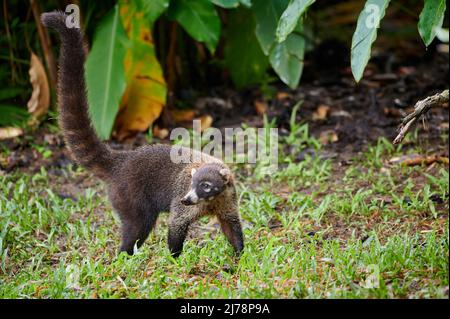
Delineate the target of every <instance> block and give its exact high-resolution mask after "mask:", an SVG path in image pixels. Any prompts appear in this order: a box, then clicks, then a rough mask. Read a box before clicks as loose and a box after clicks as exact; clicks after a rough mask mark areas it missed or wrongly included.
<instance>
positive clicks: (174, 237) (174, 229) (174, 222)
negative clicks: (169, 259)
mask: <svg viewBox="0 0 450 319" xmlns="http://www.w3.org/2000/svg"><path fill="white" fill-rule="evenodd" d="M198 216H199V210H198V207H197V206H184V205H182V204H181V199H179V200H175V201H174V203H173V204H172V206H171V208H170V215H169V235H168V241H167V243H168V245H169V250H170V252H171V254H172V256H174V257H178V256H179V255H180V254H181V252H182V250H183V244H184V240H185V239H186V236H187V233H188V230H189V225H190V224H192V223H193V222H194V221H195V220H197V219H198Z"/></svg>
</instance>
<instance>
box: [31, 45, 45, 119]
mask: <svg viewBox="0 0 450 319" xmlns="http://www.w3.org/2000/svg"><path fill="white" fill-rule="evenodd" d="M30 65H31V66H30V70H29V71H28V73H29V74H30V82H31V85H32V86H33V92H32V93H31V98H30V100H29V101H28V104H27V106H28V112H30V114H31V115H32V120H31V121H33V122H34V121H36V120H37V119H38V118H39V117H40V116H41V115H44V114H46V113H47V111H48V107H49V106H50V88H49V85H48V79H47V74H46V73H45V69H44V66H43V65H42V62H41V61H40V60H39V58H38V57H37V56H36V54H34V53H31V64H30Z"/></svg>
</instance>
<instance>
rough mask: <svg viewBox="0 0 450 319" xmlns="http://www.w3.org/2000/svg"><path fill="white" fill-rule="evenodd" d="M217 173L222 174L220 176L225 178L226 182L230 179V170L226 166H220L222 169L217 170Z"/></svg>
mask: <svg viewBox="0 0 450 319" xmlns="http://www.w3.org/2000/svg"><path fill="white" fill-rule="evenodd" d="M219 173H220V175H221V176H222V178H223V179H224V180H225V183H227V184H228V182H229V181H230V179H231V172H230V170H229V169H228V168H222V169H221V170H220V171H219Z"/></svg>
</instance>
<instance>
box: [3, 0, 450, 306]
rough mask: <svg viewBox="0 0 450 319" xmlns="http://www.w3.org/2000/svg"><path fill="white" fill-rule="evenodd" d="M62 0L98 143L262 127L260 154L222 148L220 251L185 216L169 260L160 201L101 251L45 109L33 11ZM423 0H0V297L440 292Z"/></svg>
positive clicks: (431, 59)
mask: <svg viewBox="0 0 450 319" xmlns="http://www.w3.org/2000/svg"><path fill="white" fill-rule="evenodd" d="M69 4H76V5H77V6H78V7H79V8H80V14H81V27H82V29H83V30H84V32H85V40H86V47H87V50H88V61H87V64H86V79H87V86H88V98H89V102H90V113H91V117H92V121H93V124H94V126H95V128H96V130H97V132H98V134H99V136H100V137H101V138H102V139H104V140H107V142H108V143H109V144H110V145H111V146H112V147H114V148H118V149H129V148H133V147H136V146H139V145H142V144H145V143H149V142H150V143H153V142H163V143H170V141H168V134H169V132H170V129H172V128H174V127H177V126H186V127H188V128H191V126H192V120H193V119H200V120H201V123H202V130H207V129H208V128H209V127H211V126H215V127H219V128H223V127H225V126H227V127H230V126H231V127H244V128H245V127H248V126H258V127H265V128H270V127H278V128H279V132H280V146H279V147H280V152H279V154H280V159H279V161H280V170H279V171H278V172H277V173H276V174H274V175H273V176H271V178H268V177H267V176H265V175H264V174H262V173H261V168H262V166H263V164H264V163H257V164H256V165H235V167H233V169H234V171H235V174H236V176H237V178H238V181H239V185H238V188H239V193H240V199H239V201H240V206H241V215H242V217H243V223H244V228H245V237H246V249H245V252H244V254H243V255H242V257H241V258H240V260H236V259H234V258H233V257H232V254H231V249H230V247H228V246H227V244H226V241H225V239H224V238H223V236H222V235H221V234H220V232H218V226H217V223H216V222H215V221H214V220H212V221H210V220H208V219H204V220H202V221H201V222H200V223H199V224H198V225H195V227H193V229H192V230H191V234H190V240H189V241H188V243H187V246H186V249H185V252H184V253H183V255H182V256H181V257H180V258H179V259H173V258H172V257H171V256H170V255H169V253H168V251H167V249H166V244H165V237H166V227H165V226H166V225H165V216H162V218H161V220H160V222H159V225H158V227H157V229H156V231H155V232H154V233H153V234H152V235H151V238H149V239H148V240H147V243H146V244H145V245H144V246H143V247H142V249H141V250H140V251H139V252H138V254H136V255H135V256H133V257H126V256H122V255H120V256H117V254H116V246H117V242H118V221H117V220H116V217H115V215H114V214H113V212H112V209H111V207H110V206H109V204H108V202H107V200H106V196H105V190H104V189H103V186H102V185H101V184H99V183H98V181H96V180H95V179H93V178H92V176H90V174H89V173H87V172H86V171H84V170H83V169H82V168H80V167H78V166H77V165H75V164H73V163H72V162H71V161H70V158H69V156H68V154H67V152H66V150H65V148H64V142H63V140H62V137H61V133H60V131H59V129H58V127H57V124H56V120H55V119H56V118H57V109H56V96H55V89H56V79H57V56H58V39H57V38H56V37H55V35H54V34H53V33H48V31H47V30H45V29H44V28H43V27H42V25H41V24H40V23H39V16H40V14H41V13H42V12H46V11H51V10H55V9H59V10H65V9H66V7H67V5H69ZM446 8H447V3H446V1H443V0H425V1H419V0H417V1H415V0H408V1H395V0H393V1H388V0H367V1H363V0H349V1H314V0H290V1H289V0H273V1H269V0H152V1H143V0H128V1H126V0H118V1H116V0H107V1H95V2H94V1H84V0H79V1H63V0H49V1H35V0H30V1H24V0H13V1H6V0H2V5H1V14H0V35H1V37H0V62H1V69H0V83H1V86H0V187H1V192H0V296H1V297H7V298H49V297H53V298H55V297H56V298H62V297H72V298H76V297H83V298H96V297H103V298H112V297H144V298H148V297H150V298H161V297H169V298H171V297H200V298H202V297H250V298H254V297H270V298H277V297H296V298H305V297H306V298H339V297H344V298H366V297H371V298H380V297H381V298H403V297H411V298H430V297H432V298H442V297H447V298H448V207H449V195H448V194H449V187H448V102H447V103H444V104H443V105H442V106H436V107H434V108H433V109H432V110H431V111H430V112H428V114H427V115H426V116H425V117H424V118H425V122H424V123H427V125H426V126H423V125H418V127H417V129H416V130H415V131H412V132H410V133H409V134H408V135H406V137H405V140H404V142H403V144H400V145H397V146H394V145H392V143H391V142H390V141H392V140H393V138H394V137H395V135H396V132H395V131H396V127H397V125H398V124H399V123H400V122H401V118H402V117H404V116H405V115H406V114H407V113H409V112H411V111H412V110H413V106H414V104H415V103H416V102H417V101H418V100H420V99H424V98H426V97H427V96H430V95H433V94H435V93H439V92H441V91H443V90H445V89H448V17H447V15H446Z"/></svg>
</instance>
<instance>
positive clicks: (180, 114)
mask: <svg viewBox="0 0 450 319" xmlns="http://www.w3.org/2000/svg"><path fill="white" fill-rule="evenodd" d="M170 114H171V115H172V118H173V120H174V121H175V122H177V123H181V122H191V121H192V120H193V119H194V117H195V111H194V110H172V111H171V112H170Z"/></svg>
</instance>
